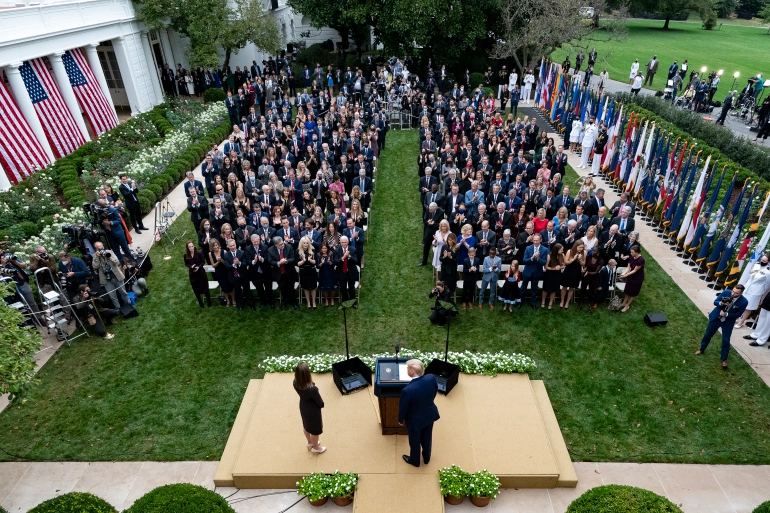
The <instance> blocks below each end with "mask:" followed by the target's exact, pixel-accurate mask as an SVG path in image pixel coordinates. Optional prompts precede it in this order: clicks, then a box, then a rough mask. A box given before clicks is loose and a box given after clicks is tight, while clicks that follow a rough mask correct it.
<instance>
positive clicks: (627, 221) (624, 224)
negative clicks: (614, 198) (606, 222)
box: [610, 206, 636, 237]
mask: <svg viewBox="0 0 770 513" xmlns="http://www.w3.org/2000/svg"><path fill="white" fill-rule="evenodd" d="M630 214H631V207H628V206H627V207H625V208H624V209H623V210H621V211H620V215H619V216H618V217H613V218H612V221H611V222H610V224H616V225H618V231H619V232H620V233H622V234H623V236H624V237H625V236H627V235H628V234H629V233H631V232H632V231H634V226H635V224H636V223H635V222H634V220H633V219H632V218H631V215H630Z"/></svg>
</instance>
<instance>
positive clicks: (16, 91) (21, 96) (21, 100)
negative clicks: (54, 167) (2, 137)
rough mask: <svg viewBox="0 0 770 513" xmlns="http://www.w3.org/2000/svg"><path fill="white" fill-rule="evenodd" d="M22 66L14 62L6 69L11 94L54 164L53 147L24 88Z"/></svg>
mask: <svg viewBox="0 0 770 513" xmlns="http://www.w3.org/2000/svg"><path fill="white" fill-rule="evenodd" d="M21 64H22V63H21V62H14V63H11V64H9V65H8V66H7V67H6V68H5V76H7V77H8V85H9V86H11V93H12V94H13V97H14V99H15V100H16V105H18V106H19V111H21V115H22V116H24V119H26V120H27V123H29V126H30V128H32V131H33V132H34V133H35V136H37V140H38V141H40V144H41V145H42V146H43V149H44V150H45V152H46V154H47V155H48V157H49V158H50V159H51V162H53V161H54V160H56V158H55V157H54V155H53V150H51V145H50V144H49V143H48V139H46V138H45V132H44V131H43V125H41V124H40V120H39V119H38V117H37V112H35V106H34V105H32V100H30V98H29V93H27V88H26V87H25V86H24V79H23V78H21V72H19V67H20V66H21Z"/></svg>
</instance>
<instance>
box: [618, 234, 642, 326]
mask: <svg viewBox="0 0 770 513" xmlns="http://www.w3.org/2000/svg"><path fill="white" fill-rule="evenodd" d="M620 278H622V279H625V280H626V288H625V289H624V290H623V294H624V295H625V297H624V298H623V308H622V309H621V310H620V311H621V312H627V311H628V309H629V308H630V307H631V303H633V301H634V299H636V296H638V295H639V292H641V290H642V283H644V257H643V256H642V250H641V248H639V246H631V249H630V250H629V257H628V269H626V272H624V273H623V274H621V275H620Z"/></svg>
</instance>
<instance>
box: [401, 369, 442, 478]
mask: <svg viewBox="0 0 770 513" xmlns="http://www.w3.org/2000/svg"><path fill="white" fill-rule="evenodd" d="M406 370H407V373H408V374H409V377H410V378H412V381H411V382H410V383H409V384H408V385H407V386H406V387H405V388H404V389H403V390H402V391H401V398H400V400H399V403H398V423H399V424H400V425H402V426H403V425H406V429H407V431H408V432H409V456H407V455H406V454H404V455H403V458H404V461H405V462H407V463H409V464H410V465H414V466H415V467H419V466H420V447H422V457H423V460H424V461H425V464H426V465H427V464H428V462H430V450H431V445H432V443H433V423H434V422H436V421H437V420H438V419H439V418H440V417H439V414H438V408H436V405H435V403H434V402H433V400H434V399H435V398H436V392H437V391H438V385H437V384H436V378H435V377H434V376H433V374H428V375H427V376H424V375H423V374H424V373H425V368H424V367H423V365H422V362H421V361H420V360H414V359H412V360H408V361H407V362H406Z"/></svg>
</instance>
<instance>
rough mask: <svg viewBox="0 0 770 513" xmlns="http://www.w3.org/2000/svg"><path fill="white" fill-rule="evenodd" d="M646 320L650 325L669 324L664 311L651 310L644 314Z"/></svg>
mask: <svg viewBox="0 0 770 513" xmlns="http://www.w3.org/2000/svg"><path fill="white" fill-rule="evenodd" d="M644 322H645V323H646V324H647V326H650V327H653V326H665V325H666V324H668V319H666V315H665V314H664V313H662V312H650V313H648V314H647V315H645V316H644Z"/></svg>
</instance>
